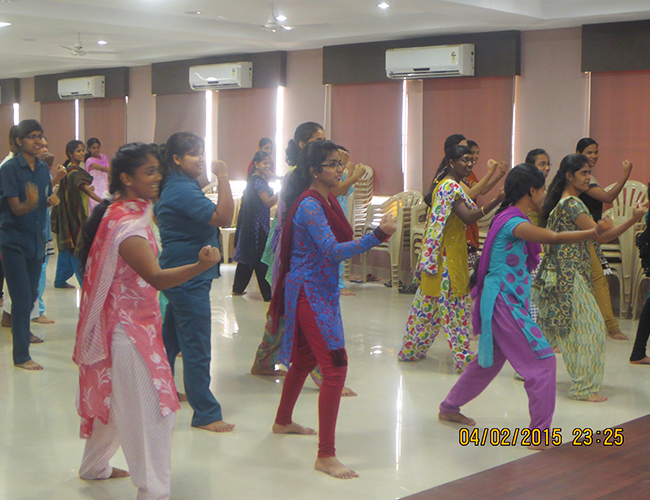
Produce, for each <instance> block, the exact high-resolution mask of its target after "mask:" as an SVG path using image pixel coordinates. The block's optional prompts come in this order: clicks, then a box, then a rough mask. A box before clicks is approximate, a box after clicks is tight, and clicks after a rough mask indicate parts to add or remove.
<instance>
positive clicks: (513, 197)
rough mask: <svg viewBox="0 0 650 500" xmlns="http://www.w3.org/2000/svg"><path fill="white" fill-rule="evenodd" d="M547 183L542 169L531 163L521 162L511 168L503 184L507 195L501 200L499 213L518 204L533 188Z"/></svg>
mask: <svg viewBox="0 0 650 500" xmlns="http://www.w3.org/2000/svg"><path fill="white" fill-rule="evenodd" d="M545 183H546V178H545V177H544V174H543V173H542V171H541V170H539V169H538V168H537V167H535V166H534V165H531V164H530V163H520V164H519V165H517V166H516V167H514V168H513V169H512V170H510V172H508V175H507V176H506V180H505V182H504V184H503V190H504V191H505V193H506V196H505V198H504V199H503V201H502V202H501V205H500V206H499V209H498V210H497V213H499V212H503V211H504V210H505V209H506V208H508V207H511V206H513V205H515V204H517V202H518V201H519V200H521V199H522V198H523V197H524V196H526V195H527V194H529V193H530V190H531V189H532V188H535V189H541V188H543V187H544V184H545Z"/></svg>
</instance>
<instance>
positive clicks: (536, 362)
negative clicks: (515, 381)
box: [439, 164, 596, 429]
mask: <svg viewBox="0 0 650 500" xmlns="http://www.w3.org/2000/svg"><path fill="white" fill-rule="evenodd" d="M544 182H545V178H544V174H543V173H542V172H540V171H539V170H538V169H537V168H536V167H534V166H533V165H528V164H521V165H517V166H516V167H515V168H513V169H512V170H511V171H510V173H509V174H508V177H506V181H505V185H504V190H505V193H506V198H505V199H504V201H503V203H502V204H501V207H500V209H499V211H498V212H497V215H496V216H495V217H494V221H493V223H492V226H491V228H490V231H489V233H488V236H487V239H486V240H485V245H484V249H483V254H482V255H481V260H480V264H479V268H478V271H477V284H476V287H475V288H474V290H473V293H472V295H473V297H474V299H475V304H474V311H473V313H474V314H473V317H472V320H473V324H474V332H475V333H477V334H478V335H479V350H478V359H475V360H473V361H472V362H471V363H470V364H469V365H468V366H467V369H466V370H465V372H464V373H463V374H462V375H461V377H460V378H459V379H458V382H457V383H456V385H454V387H453V388H452V390H451V391H450V392H449V395H448V396H447V398H446V399H445V401H443V403H442V404H441V405H440V415H439V416H440V419H441V420H448V421H454V422H460V423H462V424H466V425H474V424H475V422H474V421H473V420H472V419H469V418H467V417H465V416H464V415H462V414H461V413H460V407H461V406H463V405H465V404H466V403H468V402H469V401H471V400H472V399H474V398H475V397H477V396H478V395H479V394H481V392H483V390H485V388H486V387H487V386H488V385H489V384H490V382H492V380H493V379H494V377H496V376H497V374H498V373H499V372H500V371H501V368H502V367H503V365H504V363H505V362H506V360H508V361H509V362H510V364H511V365H512V366H513V368H514V369H515V370H516V371H517V373H520V374H521V375H523V377H524V380H525V382H524V388H525V389H526V392H527V394H528V400H529V411H530V418H531V422H530V428H531V429H548V428H549V427H550V425H551V421H552V419H553V411H554V409H555V372H556V367H555V356H554V354H553V349H552V348H551V346H550V344H549V343H548V341H547V340H546V339H545V338H544V335H543V334H542V331H541V329H540V328H539V326H538V325H537V324H536V323H535V322H534V321H533V320H532V318H531V316H530V286H531V277H530V273H531V271H533V270H534V269H536V268H537V266H538V264H539V254H540V252H541V246H540V243H576V242H579V241H584V240H586V239H588V238H591V237H594V236H595V235H596V230H595V229H591V230H587V231H568V232H561V233H556V232H553V231H550V230H548V229H543V228H539V227H537V226H535V225H533V224H531V222H530V220H529V219H528V217H527V216H526V215H525V214H528V213H531V212H539V211H540V210H541V208H542V204H543V202H544V197H545V195H546V190H545V188H544Z"/></svg>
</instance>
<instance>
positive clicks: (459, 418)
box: [438, 413, 476, 425]
mask: <svg viewBox="0 0 650 500" xmlns="http://www.w3.org/2000/svg"><path fill="white" fill-rule="evenodd" d="M438 420H444V421H445V422H457V423H459V424H462V425H476V422H475V421H474V419H472V418H469V417H466V416H465V415H463V414H462V413H438Z"/></svg>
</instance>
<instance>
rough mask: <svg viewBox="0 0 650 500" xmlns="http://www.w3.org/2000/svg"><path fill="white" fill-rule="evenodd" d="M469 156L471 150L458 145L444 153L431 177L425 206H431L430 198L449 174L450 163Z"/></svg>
mask: <svg viewBox="0 0 650 500" xmlns="http://www.w3.org/2000/svg"><path fill="white" fill-rule="evenodd" d="M469 154H472V150H471V149H470V148H469V147H468V146H461V145H460V144H456V145H455V146H451V147H450V148H448V149H447V150H446V151H445V157H444V158H443V160H442V161H441V162H440V166H439V167H438V170H437V171H436V175H435V176H434V177H433V181H431V188H430V189H429V193H428V194H427V195H426V196H425V197H424V202H425V203H426V204H427V205H429V206H431V198H432V196H433V192H434V191H435V189H436V186H437V185H438V183H439V182H440V181H441V180H442V179H444V178H445V176H446V175H447V174H448V173H449V169H450V168H451V162H452V161H453V160H458V159H460V158H462V157H463V156H465V155H469Z"/></svg>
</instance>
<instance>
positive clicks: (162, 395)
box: [73, 143, 220, 500]
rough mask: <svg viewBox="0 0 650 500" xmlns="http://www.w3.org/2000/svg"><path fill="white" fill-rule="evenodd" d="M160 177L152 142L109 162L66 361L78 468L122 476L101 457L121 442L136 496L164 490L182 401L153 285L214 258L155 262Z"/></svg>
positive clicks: (204, 252)
mask: <svg viewBox="0 0 650 500" xmlns="http://www.w3.org/2000/svg"><path fill="white" fill-rule="evenodd" d="M161 178H162V177H161V175H160V173H159V161H158V158H157V152H156V150H155V149H154V148H152V147H151V146H149V145H146V144H142V143H134V144H127V145H125V146H122V147H121V148H120V149H119V150H118V152H117V153H116V155H115V158H114V159H113V161H112V166H111V185H110V192H111V193H112V194H115V195H116V197H115V200H114V201H113V202H112V203H111V204H110V205H108V204H107V203H106V202H104V204H103V205H101V206H100V207H97V208H96V209H95V211H94V212H93V215H92V217H91V218H90V219H89V220H88V221H87V223H86V224H85V226H84V228H83V233H84V240H83V241H84V244H83V246H82V247H81V248H80V259H81V261H82V262H83V263H84V264H85V275H84V282H83V288H82V294H81V304H80V313H79V323H78V326H77V339H76V343H75V347H74V355H73V360H74V362H75V363H76V364H78V365H79V394H78V399H77V409H78V412H79V415H80V416H81V437H83V438H86V439H87V441H86V447H85V451H84V456H83V460H82V463H81V467H80V469H79V476H80V477H81V478H82V479H108V478H114V477H124V476H127V475H129V473H127V472H126V471H123V470H119V469H114V468H113V467H111V466H110V465H109V460H110V459H111V457H112V456H113V455H114V454H115V452H116V451H117V449H118V448H119V447H120V445H121V446H122V449H123V451H124V455H125V457H126V461H127V463H128V465H129V469H130V475H131V479H132V481H133V484H134V485H135V486H136V487H137V488H138V495H137V499H138V500H145V499H147V500H163V499H168V498H169V497H170V478H171V439H172V433H173V430H174V425H175V422H176V415H175V412H176V411H177V410H179V409H180V406H179V403H178V398H177V394H176V387H175V386H174V379H173V376H172V372H171V368H170V366H169V362H168V360H167V355H166V353H165V348H164V345H163V341H162V332H161V328H162V326H161V318H160V308H159V307H158V300H157V289H164V288H169V287H173V286H178V285H180V284H182V283H184V282H185V281H187V280H188V279H191V278H192V277H194V276H196V275H198V274H200V273H201V272H204V271H205V270H206V269H209V268H210V267H212V266H214V265H215V264H216V263H217V262H218V261H219V259H220V255H219V251H218V250H217V249H216V248H210V247H204V248H203V249H201V251H200V253H199V258H198V262H196V263H194V264H189V265H185V266H180V267H176V268H172V269H165V270H161V269H160V267H159V266H158V261H157V258H156V255H157V253H158V247H157V244H156V240H155V237H154V234H153V231H152V230H151V227H150V223H151V218H152V205H151V200H152V199H153V198H154V197H155V196H157V194H158V186H159V184H160V180H161ZM102 209H103V210H102Z"/></svg>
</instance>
